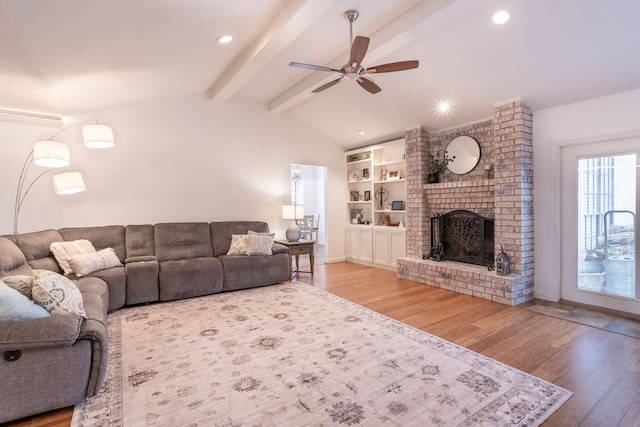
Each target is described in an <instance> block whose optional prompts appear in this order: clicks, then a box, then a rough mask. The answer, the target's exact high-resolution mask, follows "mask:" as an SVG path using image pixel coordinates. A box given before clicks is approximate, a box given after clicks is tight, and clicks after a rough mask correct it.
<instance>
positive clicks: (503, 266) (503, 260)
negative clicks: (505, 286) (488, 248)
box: [496, 245, 509, 276]
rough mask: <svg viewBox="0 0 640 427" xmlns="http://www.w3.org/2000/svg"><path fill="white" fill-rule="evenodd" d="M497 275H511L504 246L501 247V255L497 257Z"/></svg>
mask: <svg viewBox="0 0 640 427" xmlns="http://www.w3.org/2000/svg"><path fill="white" fill-rule="evenodd" d="M496 274H497V275H498V276H508V275H509V257H508V256H507V254H506V253H505V252H504V249H503V248H502V245H500V253H499V254H498V256H497V257H496Z"/></svg>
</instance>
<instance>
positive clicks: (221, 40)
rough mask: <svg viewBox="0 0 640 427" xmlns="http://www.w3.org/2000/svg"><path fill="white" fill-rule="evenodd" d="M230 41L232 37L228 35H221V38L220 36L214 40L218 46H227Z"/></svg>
mask: <svg viewBox="0 0 640 427" xmlns="http://www.w3.org/2000/svg"><path fill="white" fill-rule="evenodd" d="M231 40H233V37H232V36H230V35H229V34H225V35H222V36H220V37H218V38H217V39H216V41H217V42H218V43H219V44H227V43H229V42H230V41H231Z"/></svg>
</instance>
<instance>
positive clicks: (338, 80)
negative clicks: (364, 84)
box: [311, 77, 343, 93]
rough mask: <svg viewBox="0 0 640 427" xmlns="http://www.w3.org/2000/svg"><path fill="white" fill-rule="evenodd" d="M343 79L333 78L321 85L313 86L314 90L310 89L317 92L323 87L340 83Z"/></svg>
mask: <svg viewBox="0 0 640 427" xmlns="http://www.w3.org/2000/svg"><path fill="white" fill-rule="evenodd" d="M342 80H343V78H342V77H340V78H338V79H335V80H331V81H330V82H329V83H325V84H323V85H322V86H320V87H318V88H315V89H314V90H312V91H311V92H313V93H318V92H322V91H323V90H325V89H329V88H330V87H331V86H333V85H335V84H338V83H340V82H341V81H342Z"/></svg>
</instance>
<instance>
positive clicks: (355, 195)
mask: <svg viewBox="0 0 640 427" xmlns="http://www.w3.org/2000/svg"><path fill="white" fill-rule="evenodd" d="M349 195H350V198H349V199H350V200H351V201H352V202H359V201H360V192H359V191H350V192H349Z"/></svg>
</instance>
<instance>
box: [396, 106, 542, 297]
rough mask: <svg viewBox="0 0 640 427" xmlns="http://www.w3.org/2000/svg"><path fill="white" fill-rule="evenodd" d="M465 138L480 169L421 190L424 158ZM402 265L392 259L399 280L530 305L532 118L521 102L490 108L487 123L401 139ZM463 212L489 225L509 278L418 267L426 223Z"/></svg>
mask: <svg viewBox="0 0 640 427" xmlns="http://www.w3.org/2000/svg"><path fill="white" fill-rule="evenodd" d="M458 135H469V136H471V137H473V138H475V139H476V140H477V141H478V143H479V145H480V150H481V154H480V162H479V164H478V166H476V168H475V169H474V170H472V171H471V172H470V173H468V174H464V175H456V174H453V173H451V172H450V171H448V170H447V171H445V172H444V173H443V174H442V176H441V179H440V182H439V183H435V184H430V183H428V182H427V179H426V177H427V174H428V173H429V171H428V162H427V159H428V154H429V153H432V154H437V153H443V152H444V149H445V148H446V146H447V144H448V143H449V141H451V140H452V139H453V138H454V137H456V136H458ZM405 146H406V168H407V174H406V176H407V181H406V184H407V200H406V210H407V214H406V218H407V221H406V227H407V232H406V238H407V257H406V258H401V259H398V276H399V277H400V278H403V279H408V280H412V281H415V282H419V283H424V284H426V285H430V286H436V287H440V288H443V289H448V290H451V291H455V292H458V293H462V294H466V295H473V296H477V297H480V298H485V299H488V300H492V301H496V302H500V303H503V304H508V305H517V304H521V303H523V302H525V301H527V300H529V299H531V298H533V115H532V113H531V110H530V108H529V107H528V106H527V105H526V103H525V102H524V101H523V100H520V99H518V100H514V101H509V102H504V103H500V104H496V105H495V106H494V114H493V118H492V119H490V120H486V121H482V122H477V123H473V124H469V125H465V126H460V127H458V128H455V129H447V130H444V131H440V132H433V133H428V132H426V131H425V130H423V129H420V128H418V129H413V130H410V131H408V132H407V134H406V136H405ZM460 209H462V210H468V211H471V212H474V213H476V214H478V215H481V216H485V217H489V218H493V219H494V253H496V254H497V253H499V252H500V248H501V247H502V248H504V251H505V252H506V254H507V255H508V256H509V259H510V266H511V273H510V274H509V275H508V276H498V275H496V273H495V271H490V270H489V269H488V268H487V267H486V266H481V265H473V264H466V263H460V262H453V261H442V262H439V261H433V260H430V259H426V260H425V259H423V256H424V255H428V254H429V252H430V245H431V242H430V238H431V217H433V216H434V215H435V214H445V213H448V212H450V211H454V210H460Z"/></svg>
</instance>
